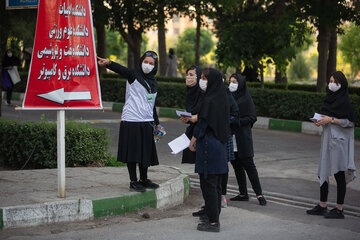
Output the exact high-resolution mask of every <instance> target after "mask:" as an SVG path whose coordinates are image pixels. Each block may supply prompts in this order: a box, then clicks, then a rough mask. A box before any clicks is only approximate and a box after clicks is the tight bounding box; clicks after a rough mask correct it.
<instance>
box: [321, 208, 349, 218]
mask: <svg viewBox="0 0 360 240" xmlns="http://www.w3.org/2000/svg"><path fill="white" fill-rule="evenodd" d="M324 218H331V219H344V218H345V216H344V211H343V210H339V209H337V208H333V209H331V210H330V212H327V213H325V214H324Z"/></svg>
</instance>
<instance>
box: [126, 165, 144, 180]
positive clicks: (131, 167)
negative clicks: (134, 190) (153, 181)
mask: <svg viewBox="0 0 360 240" xmlns="http://www.w3.org/2000/svg"><path fill="white" fill-rule="evenodd" d="M126 165H127V169H128V171H129V176H130V181H132V182H136V181H137V176H136V163H127V164H126ZM139 171H140V179H141V180H146V179H147V172H148V168H147V167H143V166H141V165H140V164H139Z"/></svg>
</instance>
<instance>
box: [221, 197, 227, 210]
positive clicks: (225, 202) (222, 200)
mask: <svg viewBox="0 0 360 240" xmlns="http://www.w3.org/2000/svg"><path fill="white" fill-rule="evenodd" d="M221 207H222V208H226V207H227V200H226V197H225V196H224V195H221Z"/></svg>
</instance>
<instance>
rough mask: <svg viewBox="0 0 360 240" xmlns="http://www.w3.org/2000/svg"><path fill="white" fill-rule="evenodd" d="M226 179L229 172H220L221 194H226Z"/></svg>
mask: <svg viewBox="0 0 360 240" xmlns="http://www.w3.org/2000/svg"><path fill="white" fill-rule="evenodd" d="M228 179H229V173H224V174H221V195H226V193H227V183H228Z"/></svg>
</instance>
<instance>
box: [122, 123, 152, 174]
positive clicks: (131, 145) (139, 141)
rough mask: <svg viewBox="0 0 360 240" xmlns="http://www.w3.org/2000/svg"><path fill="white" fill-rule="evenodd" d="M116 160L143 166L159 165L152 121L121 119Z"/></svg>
mask: <svg viewBox="0 0 360 240" xmlns="http://www.w3.org/2000/svg"><path fill="white" fill-rule="evenodd" d="M117 160H118V161H120V162H123V163H139V164H141V165H142V166H143V167H149V166H155V165H159V160H158V156H157V152H156V146H155V141H154V134H153V123H152V122H125V121H121V123H120V133H119V146H118V157H117Z"/></svg>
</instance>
